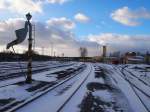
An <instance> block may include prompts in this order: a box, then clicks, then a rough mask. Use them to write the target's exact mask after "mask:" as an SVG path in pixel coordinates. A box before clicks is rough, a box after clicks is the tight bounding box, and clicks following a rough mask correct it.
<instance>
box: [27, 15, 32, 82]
mask: <svg viewBox="0 0 150 112" xmlns="http://www.w3.org/2000/svg"><path fill="white" fill-rule="evenodd" d="M26 18H27V22H28V27H29V39H28V42H29V44H28V72H27V77H26V83H29V84H30V83H32V40H33V39H32V24H31V23H30V20H31V18H32V15H31V14H30V13H28V14H26Z"/></svg>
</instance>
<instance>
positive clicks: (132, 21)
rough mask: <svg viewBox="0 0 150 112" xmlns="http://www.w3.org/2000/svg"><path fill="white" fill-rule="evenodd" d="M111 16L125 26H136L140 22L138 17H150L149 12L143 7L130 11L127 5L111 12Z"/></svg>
mask: <svg viewBox="0 0 150 112" xmlns="http://www.w3.org/2000/svg"><path fill="white" fill-rule="evenodd" d="M111 18H112V19H113V20H115V21H117V22H119V23H121V24H124V25H126V26H138V25H140V24H141V23H140V22H139V19H150V12H149V11H147V10H146V9H145V8H140V9H137V10H134V11H132V10H131V9H129V8H128V7H123V8H120V9H117V10H116V11H114V12H113V13H111Z"/></svg>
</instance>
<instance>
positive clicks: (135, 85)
mask: <svg viewBox="0 0 150 112" xmlns="http://www.w3.org/2000/svg"><path fill="white" fill-rule="evenodd" d="M126 67H127V66H124V67H122V69H121V73H122V74H123V76H122V77H123V78H124V79H125V80H126V81H127V82H128V83H129V84H130V86H131V88H132V89H133V91H134V93H135V94H136V96H137V97H138V98H139V100H140V101H141V103H142V104H143V106H144V107H145V109H146V110H147V112H150V107H149V104H148V103H147V102H145V100H144V98H143V95H144V97H147V98H148V99H150V94H149V93H150V86H148V85H147V84H145V83H144V82H143V81H141V80H140V79H139V78H138V77H136V76H135V75H134V74H132V73H131V72H129V71H127V70H126V69H125V68H126ZM133 77H134V78H133ZM135 79H137V82H139V83H137V82H136V81H135ZM139 84H140V85H141V84H143V87H145V88H147V89H144V88H141V87H142V86H141V87H140V86H139ZM143 89H144V90H143ZM139 93H140V94H139Z"/></svg>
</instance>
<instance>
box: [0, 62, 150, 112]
mask: <svg viewBox="0 0 150 112" xmlns="http://www.w3.org/2000/svg"><path fill="white" fill-rule="evenodd" d="M71 63H72V64H70V66H64V67H63V66H61V67H56V68H53V69H50V70H47V71H42V72H39V73H36V74H34V75H33V79H34V81H33V83H32V84H24V83H22V82H23V80H24V77H17V78H14V79H9V80H6V81H0V109H2V108H4V107H5V106H8V105H10V104H11V103H13V102H14V101H17V103H18V104H16V105H15V106H11V105H10V107H12V108H10V112H11V110H13V109H15V108H16V107H17V108H16V110H15V111H16V112H150V66H149V65H144V64H142V65H134V64H128V65H109V64H101V63H94V64H92V63H85V65H86V67H85V65H84V64H83V63H77V62H76V63H75V62H71ZM73 63H74V64H73ZM24 64H25V62H24ZM40 64H41V65H40ZM40 64H39V62H35V64H34V66H35V69H36V68H38V67H39V66H40V67H47V66H49V67H51V66H54V65H57V66H58V65H63V64H62V63H58V62H54V63H53V64H49V62H42V63H40ZM13 65H14V66H13ZM12 66H13V69H14V70H15V69H16V68H17V67H19V66H18V65H17V63H11V64H10V63H8V62H5V63H2V64H0V67H1V68H3V70H4V69H6V70H7V69H10V68H11V67H12ZM37 96H38V97H37ZM14 99H15V100H14ZM31 100H32V101H31ZM28 102H29V103H28ZM23 103H25V105H21V104H23ZM20 106H21V107H20ZM1 111H2V112H3V111H4V112H5V111H6V110H1ZM1 111H0V112H1ZM7 111H8V110H7Z"/></svg>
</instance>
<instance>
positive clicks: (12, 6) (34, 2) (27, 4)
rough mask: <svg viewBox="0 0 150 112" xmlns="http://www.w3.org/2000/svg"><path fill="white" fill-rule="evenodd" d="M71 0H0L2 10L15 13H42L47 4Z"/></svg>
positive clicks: (0, 9)
mask: <svg viewBox="0 0 150 112" xmlns="http://www.w3.org/2000/svg"><path fill="white" fill-rule="evenodd" d="M67 1H69V0H0V11H9V12H11V13H15V14H21V15H22V14H26V13H27V12H31V13H42V12H43V6H44V5H45V4H63V3H65V2H67Z"/></svg>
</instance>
